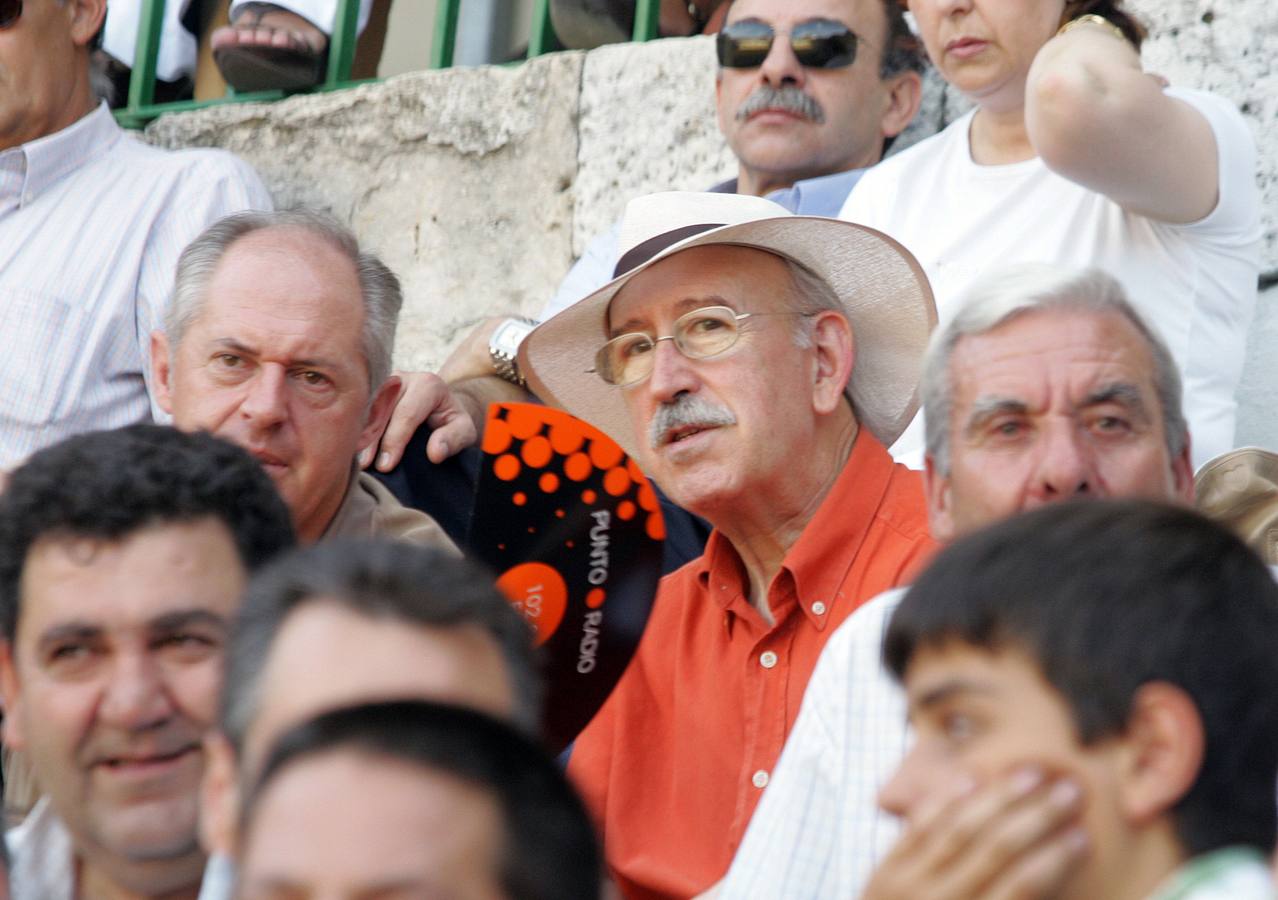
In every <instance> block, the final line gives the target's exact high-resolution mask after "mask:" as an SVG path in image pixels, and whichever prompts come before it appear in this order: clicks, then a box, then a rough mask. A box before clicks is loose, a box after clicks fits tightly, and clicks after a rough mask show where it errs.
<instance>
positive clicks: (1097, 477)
mask: <svg viewBox="0 0 1278 900" xmlns="http://www.w3.org/2000/svg"><path fill="white" fill-rule="evenodd" d="M920 393H921V394H922V398H923V410H924V414H925V417H926V422H927V458H926V470H925V472H924V488H925V491H926V493H927V500H928V520H929V525H930V528H931V531H932V536H933V537H935V538H937V539H938V540H941V541H950V540H953V539H954V538H956V537H958V536H961V535H965V534H969V533H971V532H973V531H976V530H977V529H979V528H981V527H983V526H985V525H988V524H991V523H993V522H996V521H999V520H1001V519H1005V518H1009V517H1011V516H1013V515H1015V514H1017V513H1018V512H1021V511H1025V510H1029V509H1033V508H1035V507H1038V506H1041V505H1044V504H1047V503H1053V502H1056V501H1060V500H1068V499H1071V498H1078V497H1143V498H1150V499H1157V500H1164V501H1171V502H1178V503H1184V504H1186V505H1188V504H1190V503H1191V502H1192V500H1193V470H1192V468H1191V466H1190V462H1189V431H1188V427H1187V426H1186V424H1185V416H1184V413H1183V411H1182V409H1181V384H1180V375H1179V373H1178V372H1177V370H1176V365H1175V363H1174V361H1173V360H1172V356H1171V354H1170V352H1169V351H1168V349H1167V347H1166V346H1165V345H1164V344H1163V343H1162V341H1161V340H1160V339H1159V338H1158V337H1157V336H1156V335H1155V334H1154V332H1153V331H1151V330H1150V328H1149V327H1148V326H1147V325H1146V324H1145V322H1144V321H1143V320H1142V319H1141V317H1140V316H1139V314H1138V313H1136V311H1135V310H1134V308H1133V307H1132V306H1131V304H1130V303H1128V301H1127V299H1126V298H1125V296H1124V294H1123V289H1122V287H1121V286H1120V285H1119V284H1118V282H1117V281H1115V280H1114V279H1113V278H1112V277H1110V276H1109V275H1107V274H1105V273H1104V272H1101V271H1099V270H1096V269H1092V270H1087V271H1083V272H1077V271H1073V270H1069V269H1064V268H1061V267H1058V266H1052V265H1045V264H1026V265H1021V266H1017V267H1014V268H1010V269H1008V270H1006V271H1004V272H1000V273H996V274H994V275H991V276H988V277H986V278H984V279H983V280H981V281H980V282H978V283H977V284H976V285H974V286H973V288H972V290H971V291H970V292H969V293H968V295H967V297H966V299H965V300H964V302H963V304H962V306H961V308H960V309H959V310H958V311H957V314H956V315H955V316H954V318H953V319H951V320H950V322H949V323H948V324H946V325H945V326H944V327H942V328H941V329H939V330H938V331H936V332H935V333H934V334H933V335H932V339H931V341H930V343H929V345H928V349H927V353H926V356H925V357H924V364H923V374H922V379H921V382H920ZM903 594H904V590H903V589H901V590H893V591H888V592H886V593H884V594H882V595H880V596H879V597H876V598H875V599H874V600H872V601H870V602H869V603H867V604H865V606H863V607H862V608H860V609H859V610H857V611H856V612H855V613H854V614H853V615H852V616H851V617H850V618H849V619H848V621H847V623H846V624H845V625H844V626H843V627H841V628H840V629H839V631H838V633H836V634H835V635H834V636H833V637H832V638H831V639H830V641H829V643H828V644H827V645H826V648H825V650H824V651H823V653H822V655H821V659H820V660H819V661H818V663H817V666H816V669H815V671H814V672H813V675H812V679H811V681H810V682H809V685H808V690H807V692H806V694H805V695H804V698H803V708H802V710H801V711H800V713H799V718H798V721H797V722H796V723H795V727H794V730H793V732H792V733H791V736H790V738H789V740H788V741H787V743H786V747H785V750H784V751H783V752H782V754H781V759H780V762H779V763H778V765H777V768H776V771H775V772H774V773H773V777H772V780H771V783H770V785H769V787H768V790H767V791H766V792H765V793H764V796H763V798H762V799H761V800H760V802H759V808H758V811H757V812H756V814H755V817H754V819H753V820H752V821H751V824H750V828H749V830H748V831H747V832H746V835H745V838H744V839H743V841H742V843H741V847H740V850H739V851H738V853H737V855H736V858H735V859H734V861H733V864H732V868H731V869H730V870H729V873H728V877H727V878H726V879H725V881H724V883H723V886H722V890H721V894H720V895H721V896H722V897H725V898H726V897H744V896H752V897H753V896H782V895H785V896H805V897H807V896H811V897H835V896H837V897H858V896H861V890H862V888H863V887H864V886H865V882H866V880H867V879H868V877H869V875H870V874H871V872H872V871H873V870H874V867H875V865H876V864H877V863H878V861H879V860H880V859H881V858H882V857H883V856H884V855H885V854H886V852H887V851H888V850H889V849H890V848H891V846H892V843H893V842H894V840H895V839H896V835H897V828H896V825H895V823H894V822H893V821H892V819H891V818H890V817H889V816H887V815H884V814H883V813H880V812H879V811H878V810H877V809H876V806H875V802H876V792H877V791H878V789H879V788H880V787H881V786H882V785H883V784H884V783H885V782H886V781H887V780H888V778H889V776H890V775H891V774H892V772H893V771H894V770H895V769H896V768H897V766H898V765H899V764H900V762H901V760H902V759H903V757H904V755H905V749H906V740H907V728H906V716H905V712H906V711H905V703H904V698H903V696H902V694H901V691H900V688H899V687H898V686H897V684H896V683H895V682H894V681H893V679H892V678H891V676H890V675H889V674H888V672H887V670H886V669H884V667H883V665H882V664H881V662H880V650H881V644H882V637H883V633H884V630H885V629H886V627H887V623H888V621H889V619H890V618H891V616H892V613H893V612H894V611H895V609H896V606H897V604H898V603H899V602H900V599H901V597H902V595H903ZM1017 861H1018V860H1017ZM915 887H916V888H917V890H916V891H915V892H914V893H909V892H907V893H905V894H903V895H902V896H925V895H926V894H927V892H928V890H929V889H930V888H934V887H935V885H916V886H915ZM874 896H876V897H878V896H882V895H880V894H875V895H874Z"/></svg>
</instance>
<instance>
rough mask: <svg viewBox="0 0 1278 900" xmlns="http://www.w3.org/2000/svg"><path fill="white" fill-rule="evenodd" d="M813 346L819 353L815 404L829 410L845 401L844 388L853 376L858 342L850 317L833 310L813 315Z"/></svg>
mask: <svg viewBox="0 0 1278 900" xmlns="http://www.w3.org/2000/svg"><path fill="white" fill-rule="evenodd" d="M812 347H813V349H814V351H815V353H816V374H815V379H814V381H813V386H812V389H813V390H812V401H813V406H814V408H815V409H816V411H817V412H818V413H823V414H829V413H831V412H833V411H834V410H835V409H837V408H838V406H839V404H840V403H842V402H843V390H844V388H846V387H847V384H848V379H850V378H851V377H852V365H853V362H854V360H855V359H856V342H855V340H854V338H853V336H852V326H851V325H849V324H848V320H847V319H845V318H844V317H843V316H842V315H840V314H839V313H837V312H834V311H833V310H823V311H822V312H819V313H817V314H816V316H814V321H813V324H812Z"/></svg>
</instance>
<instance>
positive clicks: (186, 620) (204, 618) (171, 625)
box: [147, 609, 230, 632]
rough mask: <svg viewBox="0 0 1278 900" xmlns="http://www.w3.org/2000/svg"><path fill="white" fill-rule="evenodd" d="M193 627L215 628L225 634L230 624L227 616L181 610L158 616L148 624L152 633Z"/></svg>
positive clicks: (203, 611)
mask: <svg viewBox="0 0 1278 900" xmlns="http://www.w3.org/2000/svg"><path fill="white" fill-rule="evenodd" d="M192 626H203V627H208V628H215V629H217V630H218V631H222V632H225V631H227V630H228V629H229V627H230V623H229V622H228V621H227V619H226V617H225V616H222V615H218V614H217V613H215V612H210V611H209V610H207V609H180V610H175V611H173V612H168V613H164V614H163V615H159V616H156V617H155V618H154V619H151V620H150V621H149V622H147V628H149V629H150V630H151V631H179V630H181V629H183V628H190V627H192Z"/></svg>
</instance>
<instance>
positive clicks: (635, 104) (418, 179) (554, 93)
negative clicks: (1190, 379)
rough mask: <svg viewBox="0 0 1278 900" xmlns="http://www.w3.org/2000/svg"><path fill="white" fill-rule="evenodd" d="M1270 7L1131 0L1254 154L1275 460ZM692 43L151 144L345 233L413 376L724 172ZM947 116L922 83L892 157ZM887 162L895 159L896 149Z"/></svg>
mask: <svg viewBox="0 0 1278 900" xmlns="http://www.w3.org/2000/svg"><path fill="white" fill-rule="evenodd" d="M1271 2H1272V0H1230V2H1228V3H1220V2H1219V0H1217V2H1215V3H1213V2H1210V0H1132V2H1130V4H1129V5H1130V6H1132V7H1133V8H1134V9H1135V10H1137V11H1138V12H1140V13H1143V14H1145V15H1146V16H1147V18H1148V19H1149V20H1151V21H1153V20H1155V17H1156V21H1157V23H1158V24H1157V26H1156V27H1155V28H1154V29H1153V34H1152V35H1151V39H1150V41H1149V42H1148V44H1147V47H1146V51H1145V56H1146V59H1147V61H1148V68H1150V69H1151V70H1153V71H1157V72H1160V73H1162V74H1163V75H1165V76H1167V77H1168V78H1169V79H1170V80H1171V82H1172V83H1173V84H1177V85H1189V86H1197V87H1204V88H1208V89H1210V90H1213V91H1217V92H1219V93H1221V94H1223V95H1224V96H1226V97H1228V98H1230V99H1231V100H1233V101H1234V102H1235V103H1236V104H1237V105H1238V107H1239V108H1240V109H1241V110H1242V111H1243V112H1244V114H1245V115H1246V116H1247V119H1248V121H1249V123H1250V124H1251V126H1252V127H1253V129H1254V130H1255V133H1256V137H1257V140H1258V142H1259V145H1260V148H1261V164H1260V173H1259V184H1260V187H1261V190H1262V192H1263V196H1264V231H1265V237H1264V250H1263V259H1264V262H1263V267H1264V270H1265V272H1266V273H1267V278H1266V282H1267V283H1269V284H1270V285H1271V286H1270V287H1268V288H1267V289H1266V290H1265V291H1264V292H1263V293H1262V295H1261V300H1260V304H1259V306H1258V309H1257V316H1256V322H1255V325H1254V327H1253V330H1252V334H1251V340H1250V346H1249V350H1248V356H1247V360H1246V367H1245V370H1244V376H1243V385H1242V388H1241V392H1240V401H1241V402H1242V405H1243V409H1242V411H1241V413H1240V416H1239V437H1240V440H1241V441H1243V442H1245V443H1256V444H1261V445H1264V446H1268V447H1272V448H1275V449H1278V286H1275V285H1274V282H1278V67H1275V66H1274V60H1275V59H1278V16H1276V15H1275V14H1274V13H1273V12H1272V11H1271V9H1270V4H1271ZM713 85H714V55H713V46H712V44H711V41H710V39H708V38H694V39H689V40H669V41H658V42H655V43H652V44H646V45H636V44H629V45H617V46H612V47H604V48H600V49H598V50H594V51H591V52H588V53H581V52H568V53H558V54H552V55H550V56H546V57H541V58H538V59H535V60H533V61H531V62H529V63H527V64H525V65H521V66H518V67H512V68H479V69H455V70H449V71H443V72H420V73H413V74H409V75H403V76H398V77H395V78H392V79H388V80H387V81H385V82H382V83H379V84H373V85H366V86H362V87H359V88H355V89H352V90H350V91H344V92H340V93H335V94H324V95H317V96H308V97H296V98H293V99H290V100H286V101H282V102H279V103H275V104H269V105H266V104H245V105H236V106H223V107H215V108H211V109H206V110H201V111H198V112H193V113H184V114H179V115H171V116H167V117H165V118H163V119H160V120H159V121H157V122H155V123H153V124H152V125H151V126H150V128H149V129H148V135H149V137H150V139H151V140H153V141H155V142H157V143H160V144H162V145H165V146H174V147H176V146H196V145H198V146H220V147H226V148H227V149H229V150H232V151H234V152H235V153H238V154H240V155H241V156H243V157H244V158H246V159H247V160H248V161H249V162H251V163H252V164H253V165H254V166H256V167H257V169H258V171H259V172H261V173H262V176H263V177H264V178H265V179H266V182H267V184H268V185H269V186H270V188H271V190H272V192H273V193H274V195H275V199H276V202H277V204H278V205H280V206H289V205H294V204H298V203H305V204H308V205H312V206H317V207H320V208H324V209H328V210H331V211H332V212H334V213H335V214H336V215H337V216H339V217H340V218H342V219H343V220H345V221H347V222H349V223H351V224H352V226H353V227H354V228H355V230H356V231H357V233H358V234H359V235H360V237H361V239H362V240H363V241H364V242H366V243H367V244H368V245H369V246H370V247H372V248H373V249H375V250H376V251H377V252H379V253H380V254H381V255H382V256H383V258H384V259H385V260H386V261H387V263H388V264H389V265H390V266H391V267H392V268H393V269H395V271H396V272H398V273H399V274H400V275H401V277H402V278H403V280H404V284H405V288H406V295H407V303H406V307H405V311H404V316H403V323H402V326H401V329H400V334H399V342H398V346H397V350H396V361H397V364H399V365H401V366H404V367H412V368H433V367H435V366H437V365H438V364H439V362H440V361H442V360H443V359H444V357H445V356H446V355H447V353H448V351H449V349H450V348H451V347H452V346H453V345H454V343H455V342H456V341H457V340H459V339H460V337H461V336H462V335H463V334H464V333H465V331H466V330H467V329H468V328H469V326H470V325H471V324H473V323H474V322H476V321H477V320H479V319H480V318H482V317H483V316H486V315H489V314H493V313H499V312H509V311H521V312H524V313H526V314H535V313H536V312H537V311H538V310H539V309H540V308H541V305H542V304H543V303H544V302H545V301H546V299H548V298H549V296H550V295H551V293H553V291H554V288H555V285H556V284H557V283H558V280H559V278H560V277H561V276H562V275H563V273H564V272H565V271H566V270H567V268H568V266H569V265H570V263H571V261H572V259H573V258H575V256H577V255H578V254H580V253H581V251H582V249H583V248H584V246H585V244H586V242H587V241H588V240H589V239H590V238H591V237H592V236H593V235H594V234H596V233H598V232H599V231H600V230H602V229H603V228H605V227H606V226H607V225H608V224H609V223H610V222H612V221H613V220H614V219H615V218H616V217H617V215H618V214H619V213H620V211H621V208H622V206H623V205H624V204H625V201H626V200H627V199H628V198H629V197H631V196H634V195H637V194H641V193H646V192H648V191H652V190H665V189H672V188H673V189H688V190H697V189H700V188H703V187H705V186H708V185H709V184H711V183H713V182H715V181H717V180H720V179H722V178H725V177H728V176H730V175H732V174H733V173H734V163H733V160H732V156H731V154H730V153H729V152H728V151H727V149H726V147H725V146H724V145H723V141H722V139H721V137H720V135H719V132H718V130H717V128H716V125H715V114H714V105H713ZM963 109H964V103H963V101H962V99H961V98H959V97H957V96H955V95H953V94H951V93H948V92H947V91H945V90H943V89H942V86H941V85H940V84H939V83H938V82H937V81H936V80H935V79H934V78H933V79H930V81H929V84H928V88H927V91H926V96H925V103H924V108H923V111H922V112H921V114H920V116H919V118H918V120H917V121H916V122H915V124H914V125H912V126H911V128H910V130H909V131H908V132H907V133H906V135H904V136H903V137H902V139H901V140H900V141H898V144H899V146H900V147H904V146H908V145H909V144H910V143H912V142H913V141H916V140H918V139H919V138H921V137H924V136H926V135H928V134H930V133H932V132H934V131H935V130H936V129H937V128H939V127H941V126H942V125H943V124H944V123H945V122H947V121H949V120H951V119H952V118H953V117H954V116H956V115H958V114H959V113H960V112H961V111H962V110H963ZM898 149H899V147H898Z"/></svg>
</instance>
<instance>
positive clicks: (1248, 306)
mask: <svg viewBox="0 0 1278 900" xmlns="http://www.w3.org/2000/svg"><path fill="white" fill-rule="evenodd" d="M1120 7H1121V0H1068V2H1067V0H909V8H910V11H911V12H912V13H913V14H914V18H915V21H916V22H917V25H918V29H919V33H920V36H921V37H922V39H923V43H924V45H925V46H926V48H927V52H928V55H929V56H930V57H931V59H932V62H933V64H934V65H935V66H936V67H937V69H938V71H939V72H940V74H941V75H942V76H943V77H944V78H945V80H946V81H948V82H949V83H950V84H951V85H953V86H954V87H955V88H957V89H958V90H960V91H961V92H962V93H963V94H964V95H965V96H966V97H968V98H969V99H970V100H972V102H973V103H974V104H975V109H973V110H972V111H971V112H969V113H968V114H967V115H965V116H963V117H962V118H960V119H958V120H957V121H955V122H954V123H953V124H951V125H950V126H949V127H948V128H946V129H945V130H944V131H942V132H941V133H940V134H937V135H934V136H933V137H931V138H928V139H926V140H924V141H922V142H920V143H919V144H917V145H915V146H914V147H911V148H909V149H907V150H905V151H903V152H901V153H899V154H897V155H896V156H894V157H891V158H889V159H887V160H885V161H884V162H882V163H880V164H879V165H878V166H876V167H874V168H873V169H871V170H870V171H869V172H867V173H866V174H865V176H863V177H862V179H861V181H860V183H859V184H858V185H857V187H856V189H855V190H854V191H853V192H852V195H851V196H850V197H849V198H848V202H847V204H846V205H845V206H844V208H843V212H842V217H843V218H845V219H849V220H851V221H853V222H859V223H862V224H865V225H870V226H872V227H875V228H878V229H880V230H882V231H885V232H887V233H888V234H890V235H892V236H893V237H895V238H896V239H897V240H899V241H901V243H903V244H904V245H905V246H906V247H908V248H909V249H910V250H911V251H912V252H913V253H914V254H915V255H916V256H917V257H918V259H919V261H920V262H921V263H922V264H923V266H924V268H925V269H926V270H927V273H928V277H929V278H930V279H931V281H932V285H933V288H934V290H935V291H936V301H937V309H938V312H939V314H940V317H941V319H942V321H944V320H945V319H947V318H948V316H949V315H950V313H951V312H952V310H953V308H954V306H955V304H956V303H957V302H958V300H959V298H960V297H961V295H962V293H963V292H964V291H965V289H966V288H967V286H968V285H969V284H970V283H971V281H972V280H973V279H974V278H975V277H976V276H978V275H979V274H981V273H982V272H984V271H986V270H989V269H991V268H995V267H999V266H1003V265H1006V264H1007V263H1010V262H1022V261H1044V262H1054V263H1064V264H1075V265H1078V266H1080V267H1082V266H1088V265H1096V266H1100V267H1102V268H1105V269H1108V270H1109V271H1111V272H1112V273H1113V274H1114V275H1116V276H1117V277H1118V278H1119V280H1120V281H1122V282H1123V284H1124V287H1125V288H1126V289H1127V292H1128V294H1129V295H1130V296H1131V298H1132V300H1133V302H1134V303H1135V305H1136V306H1137V307H1138V308H1139V309H1140V310H1141V311H1142V313H1143V314H1144V315H1145V316H1146V318H1147V319H1149V320H1150V322H1151V323H1153V324H1154V325H1155V327H1157V328H1158V329H1159V331H1160V332H1161V334H1162V336H1163V337H1164V339H1165V340H1166V341H1167V343H1168V345H1169V346H1170V347H1171V349H1172V353H1173V354H1174V355H1175V357H1176V360H1177V362H1178V363H1179V365H1180V367H1181V370H1182V374H1183V376H1184V383H1185V406H1186V412H1187V416H1188V418H1189V422H1190V432H1191V436H1192V439H1193V445H1192V446H1193V457H1194V460H1195V462H1196V464H1198V463H1201V462H1203V461H1205V460H1206V459H1208V458H1210V457H1212V456H1215V455H1217V454H1219V453H1221V452H1224V451H1225V450H1228V449H1230V448H1231V447H1232V446H1233V444H1234V413H1235V402H1234V391H1235V389H1236V387H1237V384H1238V380H1239V377H1240V375H1241V372H1242V362H1243V355H1244V351H1245V348H1246V335H1247V329H1248V327H1249V326H1250V324H1251V318H1252V312H1253V309H1254V307H1255V301H1256V279H1257V275H1258V273H1259V254H1260V200H1259V193H1258V191H1257V188H1256V183H1255V171H1256V149H1255V142H1254V139H1253V138H1252V136H1251V132H1250V131H1249V130H1248V128H1247V124H1246V122H1245V121H1244V120H1243V118H1242V116H1241V114H1239V112H1238V110H1237V109H1236V108H1235V107H1234V105H1233V104H1231V103H1230V102H1229V101H1227V100H1225V99H1223V98H1221V97H1218V96H1216V95H1213V94H1210V93H1207V92H1205V91H1195V90H1184V89H1178V88H1169V87H1167V84H1166V81H1165V80H1164V79H1162V78H1161V77H1159V76H1156V75H1151V74H1148V73H1146V72H1144V71H1143V69H1142V66H1141V59H1140V53H1139V46H1140V42H1141V40H1142V38H1143V37H1144V29H1143V28H1142V26H1141V25H1140V24H1139V23H1138V22H1137V21H1136V20H1135V19H1133V18H1132V17H1131V16H1130V15H1128V14H1127V13H1126V12H1125V11H1124V10H1122V9H1121V8H1120ZM920 426H921V423H920V422H918V421H916V422H915V423H914V425H913V426H911V428H910V430H909V431H907V432H906V435H905V436H904V437H902V438H901V440H900V441H899V442H898V443H897V445H896V446H895V447H894V448H893V453H894V455H896V456H897V457H898V458H900V459H903V460H905V461H907V462H909V463H911V464H913V465H921V462H922V429H921V427H920Z"/></svg>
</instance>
